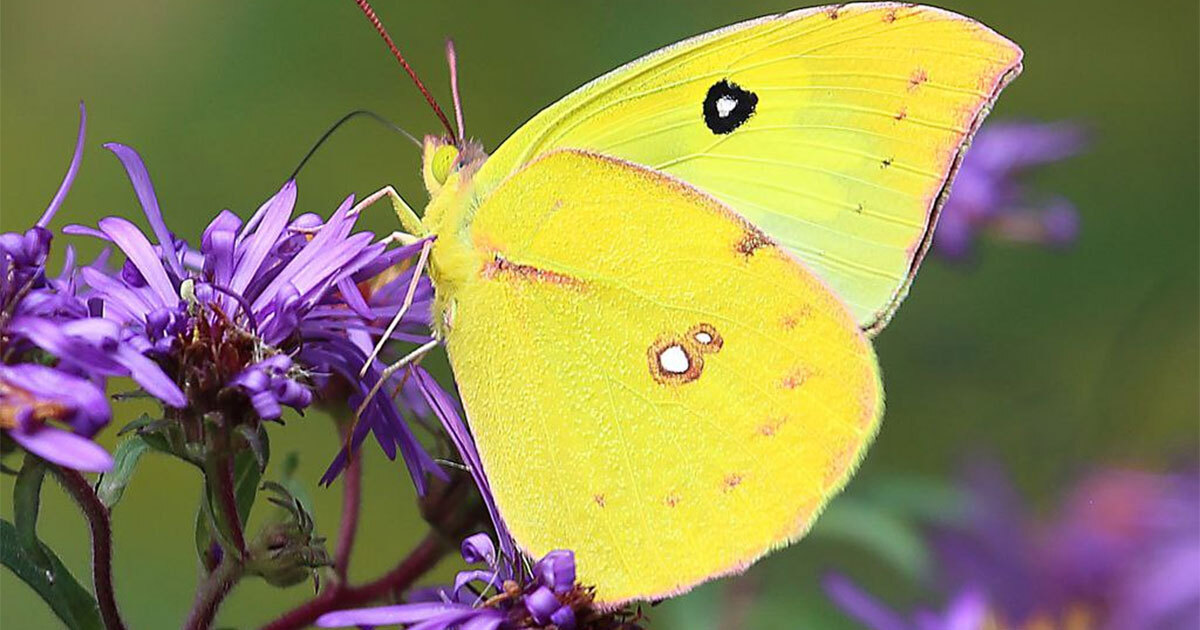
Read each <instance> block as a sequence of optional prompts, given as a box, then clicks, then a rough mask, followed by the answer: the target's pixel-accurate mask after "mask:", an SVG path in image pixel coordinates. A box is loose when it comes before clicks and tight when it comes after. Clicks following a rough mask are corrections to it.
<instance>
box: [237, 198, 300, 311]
mask: <svg viewBox="0 0 1200 630" xmlns="http://www.w3.org/2000/svg"><path fill="white" fill-rule="evenodd" d="M295 205H296V182H294V181H288V182H287V183H286V184H284V185H283V188H281V189H280V190H279V192H277V193H275V195H274V196H272V197H271V198H270V199H268V200H267V201H266V203H264V204H263V205H262V207H261V208H259V210H258V212H256V213H255V218H256V219H257V218H258V217H262V219H261V225H258V223H259V222H257V221H254V220H253V219H252V220H251V222H252V223H254V224H255V225H258V227H257V229H255V230H254V233H253V234H251V235H250V236H249V237H245V234H246V232H247V230H249V229H250V224H247V225H246V228H245V229H244V230H243V231H242V235H243V237H244V238H245V244H244V245H243V246H242V247H240V248H239V249H240V251H241V258H240V259H239V260H238V261H237V270H236V271H235V272H234V275H233V280H232V281H231V282H230V283H229V288H230V289H231V290H233V291H237V292H243V291H245V290H246V287H247V286H249V285H250V281H251V280H253V279H254V276H255V275H257V274H258V272H259V268H260V267H261V266H262V263H263V261H264V260H266V258H267V254H269V253H271V250H272V249H273V248H274V247H275V244H276V243H277V242H278V241H279V238H280V236H282V235H283V231H284V228H286V227H287V221H288V218H290V217H291V216H292V209H293V208H294V207H295Z"/></svg>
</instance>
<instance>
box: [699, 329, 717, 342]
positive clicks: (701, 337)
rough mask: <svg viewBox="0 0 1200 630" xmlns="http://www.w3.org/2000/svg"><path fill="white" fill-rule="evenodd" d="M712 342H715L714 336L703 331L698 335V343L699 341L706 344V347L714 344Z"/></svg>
mask: <svg viewBox="0 0 1200 630" xmlns="http://www.w3.org/2000/svg"><path fill="white" fill-rule="evenodd" d="M712 340H713V337H712V335H710V334H708V333H706V332H704V331H703V330H702V331H700V332H698V333H696V341H698V342H700V343H702V344H706V345H707V344H710V343H712Z"/></svg>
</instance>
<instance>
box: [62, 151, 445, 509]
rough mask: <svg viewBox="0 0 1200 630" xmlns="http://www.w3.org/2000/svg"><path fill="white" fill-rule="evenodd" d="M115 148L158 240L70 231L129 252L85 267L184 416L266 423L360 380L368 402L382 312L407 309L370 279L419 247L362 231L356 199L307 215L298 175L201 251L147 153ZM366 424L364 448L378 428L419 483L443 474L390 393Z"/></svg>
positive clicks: (108, 224)
mask: <svg viewBox="0 0 1200 630" xmlns="http://www.w3.org/2000/svg"><path fill="white" fill-rule="evenodd" d="M105 146H106V147H107V148H108V149H109V150H111V151H112V152H113V153H114V154H116V156H117V157H118V159H120V160H121V162H122V164H123V165H124V167H125V170H126V172H127V173H128V175H129V179H130V181H131V182H132V184H133V188H134V192H135V193H136V195H137V197H138V199H139V201H140V202H141V205H142V208H143V210H144V211H145V214H146V217H147V219H148V220H149V224H150V226H151V231H152V234H153V239H150V238H147V236H146V235H145V234H143V233H142V231H141V230H139V229H138V228H137V227H136V226H135V225H134V224H132V223H130V222H129V221H127V220H125V219H122V218H119V217H108V218H105V219H102V220H100V222H99V224H98V226H97V228H98V229H92V228H86V227H80V226H72V227H69V228H68V229H67V231H69V232H72V233H77V234H87V235H91V236H95V237H98V238H101V239H104V240H106V241H109V242H111V243H112V244H114V245H115V246H116V247H117V248H118V249H119V250H120V251H121V252H122V253H124V254H125V258H126V260H125V262H124V264H123V265H122V266H121V267H120V268H119V269H117V270H115V271H104V270H100V269H94V268H92V269H84V270H83V272H82V278H83V280H84V281H85V282H86V283H87V285H88V286H89V287H90V288H91V292H90V293H89V298H91V299H92V300H95V301H97V302H98V303H99V304H101V305H102V311H103V316H104V318H106V319H107V320H109V321H111V322H113V323H115V324H116V325H117V326H118V327H119V329H120V331H121V341H122V342H123V343H126V344H129V345H130V346H132V347H134V348H136V349H137V351H138V352H139V353H141V354H142V355H144V356H145V357H149V358H151V359H153V361H154V362H155V363H157V364H158V365H160V366H162V367H163V368H164V369H165V371H166V372H167V373H169V374H171V375H172V376H173V378H174V383H175V384H176V385H177V386H178V387H177V389H180V390H182V391H183V392H186V395H187V396H186V407H185V408H183V409H180V410H178V411H176V412H175V417H177V418H178V419H179V420H180V421H181V422H182V423H183V424H184V425H185V426H190V427H193V429H195V428H196V427H201V429H198V430H192V431H191V433H189V435H191V436H194V435H195V433H196V432H197V431H202V427H203V426H204V422H205V420H204V418H206V417H208V415H207V414H213V413H216V414H217V415H218V417H220V418H223V421H224V422H227V423H229V424H231V425H233V426H240V425H248V426H250V427H251V428H257V427H258V425H259V422H260V421H261V420H276V419H278V418H279V417H280V415H281V413H282V407H285V406H287V407H292V408H293V409H296V410H303V409H305V408H307V407H308V406H309V405H310V404H312V403H313V402H314V400H315V398H316V397H317V395H318V394H319V393H320V392H322V391H325V390H326V389H328V388H329V387H331V386H333V385H334V383H335V382H336V384H337V385H338V386H340V387H349V388H350V393H349V395H348V396H346V395H341V396H340V400H341V401H343V402H344V401H345V400H346V399H347V398H349V400H350V402H351V404H352V405H356V404H357V402H359V401H361V400H362V399H363V398H364V396H365V393H366V392H367V391H368V390H369V388H370V387H371V386H372V385H373V384H374V383H375V382H376V381H378V379H379V378H380V375H381V372H382V369H383V366H382V365H381V364H379V363H376V364H374V365H372V366H370V369H368V371H367V373H366V375H365V378H361V379H360V378H359V376H358V373H359V370H360V368H361V367H362V365H363V363H364V362H365V361H366V357H367V355H368V353H369V351H370V335H371V334H372V333H377V332H379V329H378V327H377V326H376V325H375V321H376V320H377V319H381V318H387V319H390V317H391V315H393V314H394V313H395V312H396V311H395V308H392V305H391V303H390V302H387V301H380V300H378V299H374V300H368V299H366V298H364V296H363V293H362V289H361V288H360V287H359V284H360V283H365V282H366V281H367V280H369V279H370V278H371V277H372V276H374V275H376V274H378V273H380V272H381V271H382V270H384V269H386V268H387V267H389V266H391V265H394V264H396V263H398V262H399V261H401V260H403V259H404V258H406V257H408V256H411V255H412V254H413V253H415V251H416V250H417V249H419V246H418V247H417V248H416V249H413V247H408V248H397V249H392V250H388V249H387V245H386V243H383V242H375V239H374V236H373V235H372V234H370V233H368V232H358V233H352V230H353V228H354V223H355V221H356V220H357V217H356V216H355V215H354V214H353V213H352V212H351V206H352V205H353V197H349V198H347V199H346V200H345V201H344V202H343V203H342V204H341V206H340V207H338V209H337V210H336V211H335V212H334V213H333V215H332V216H331V217H330V218H329V220H328V221H322V220H321V219H320V218H319V217H317V216H316V215H311V214H305V215H301V216H299V217H296V218H294V219H293V217H292V214H293V210H294V207H295V203H296V185H295V182H291V181H289V182H287V183H286V184H284V186H283V187H282V188H281V189H280V190H279V192H277V193H276V194H275V195H274V196H272V197H271V198H270V199H268V200H267V201H266V202H265V203H263V204H262V206H260V207H259V208H258V210H257V211H256V212H255V213H254V214H253V216H251V218H250V219H249V220H248V221H246V222H244V223H243V221H242V220H241V219H240V218H238V217H237V215H235V214H233V213H232V212H229V211H227V210H226V211H222V212H221V213H220V214H218V215H217V217H216V218H215V219H213V221H212V222H211V223H210V224H209V225H208V227H207V228H206V229H205V230H204V233H203V235H202V237H201V239H200V243H199V248H198V249H196V248H193V247H192V245H191V244H189V243H188V242H186V241H184V240H182V239H179V238H177V237H176V236H175V235H174V234H173V233H172V232H171V231H170V230H169V229H168V227H167V225H166V223H165V222H164V220H163V214H162V211H161V210H160V207H159V204H158V199H157V196H156V194H155V192H154V188H153V186H152V185H151V182H150V176H149V173H148V172H147V170H146V167H145V165H144V164H143V162H142V160H141V158H140V156H138V154H137V153H136V152H135V151H134V150H133V149H131V148H129V147H127V146H124V145H121V144H116V143H110V144H108V145H105ZM426 284H427V281H426ZM426 288H427V290H428V287H426ZM389 308H390V309H391V310H390V311H389ZM425 311H426V313H427V311H428V309H427V308H426V309H425ZM413 313H414V314H413V316H412V317H411V318H408V319H406V321H405V322H404V325H402V326H401V327H400V328H399V330H398V332H397V334H396V335H394V337H395V338H397V339H400V340H405V341H414V340H419V339H425V340H427V339H428V335H427V333H426V335H425V336H424V337H422V336H420V335H418V334H416V333H414V332H412V331H413V328H414V327H419V326H421V325H427V319H428V315H427V314H426V315H424V317H425V319H424V320H422V319H421V317H422V315H421V311H420V310H419V309H418V310H415V311H414V312H413ZM426 330H427V328H426ZM398 381H399V379H397V383H398ZM387 389H388V388H384V390H385V391H386V390H387ZM148 391H149V390H148ZM150 393H152V394H154V395H156V396H158V397H159V398H162V399H163V401H164V402H165V403H167V404H168V405H170V406H177V405H175V402H177V401H173V400H171V399H169V398H164V397H163V396H161V395H159V393H158V392H154V391H151V392H150ZM180 402H182V401H180ZM359 428H360V429H361V431H359V432H356V435H355V436H354V444H355V446H357V444H358V443H359V442H361V441H362V439H363V438H364V437H365V435H366V433H367V432H368V431H369V432H371V433H373V434H374V436H375V438H376V440H377V441H378V442H379V444H380V446H381V447H382V448H383V450H384V452H385V453H386V454H387V455H388V457H390V458H394V457H395V455H396V453H397V451H399V452H400V453H401V454H402V456H403V458H404V460H405V463H406V464H407V465H408V468H409V472H410V474H411V475H412V478H413V480H414V482H415V484H416V485H417V488H418V490H419V491H423V490H424V484H425V479H426V476H427V475H428V474H442V472H441V470H440V469H439V468H438V467H437V465H436V464H435V463H434V462H433V460H432V458H430V457H429V455H428V454H427V453H425V451H424V450H423V449H422V448H421V445H420V444H419V442H418V441H417V440H416V437H415V436H414V435H413V434H412V431H411V429H410V428H409V427H408V425H407V424H406V423H405V421H404V418H403V416H402V415H401V413H400V411H399V410H398V409H397V408H396V406H395V405H394V404H392V402H391V400H390V399H389V398H388V397H386V396H383V395H380V396H377V397H376V398H375V399H374V400H372V401H371V404H369V405H368V406H367V408H366V410H365V412H364V414H363V416H362V418H361V419H360V422H359ZM343 459H344V457H343ZM335 466H336V462H335ZM330 478H332V476H330Z"/></svg>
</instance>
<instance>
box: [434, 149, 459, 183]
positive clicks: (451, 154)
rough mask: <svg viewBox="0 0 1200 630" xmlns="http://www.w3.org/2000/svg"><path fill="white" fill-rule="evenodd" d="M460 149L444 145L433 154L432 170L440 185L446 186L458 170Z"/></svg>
mask: <svg viewBox="0 0 1200 630" xmlns="http://www.w3.org/2000/svg"><path fill="white" fill-rule="evenodd" d="M458 166H459V164H458V148H457V147H455V146H454V145H451V144H443V145H442V146H440V147H438V148H437V149H435V150H434V152H433V158H432V160H431V164H430V169H432V171H433V178H434V179H435V180H437V183H439V184H445V183H446V178H447V177H449V176H450V173H451V172H453V171H456V170H458Z"/></svg>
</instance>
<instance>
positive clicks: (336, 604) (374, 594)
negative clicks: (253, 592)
mask: <svg viewBox="0 0 1200 630" xmlns="http://www.w3.org/2000/svg"><path fill="white" fill-rule="evenodd" d="M447 550H448V548H447V547H446V545H445V544H444V543H443V542H442V539H441V538H440V537H439V536H438V535H437V534H436V533H433V532H430V533H429V535H427V536H425V539H424V540H422V541H421V544H419V545H417V546H416V547H415V548H414V549H413V550H412V552H410V553H409V554H408V556H407V557H406V558H404V560H402V561H400V564H398V565H396V567H395V568H394V569H392V570H391V571H388V572H387V573H385V574H384V575H382V576H380V577H379V578H377V579H375V580H373V581H371V582H368V583H366V584H363V585H362V586H345V585H344V584H331V585H330V586H329V588H328V589H327V590H325V591H323V592H322V593H321V594H320V595H317V596H316V597H314V598H312V599H310V600H309V601H307V602H305V603H304V604H301V605H300V606H299V607H297V608H294V609H292V610H291V611H289V612H288V613H286V614H284V615H283V616H282V617H280V618H278V619H276V620H275V621H272V622H271V623H268V624H267V625H265V626H263V627H262V630H294V629H297V628H306V627H308V626H310V625H312V623H313V622H314V621H316V620H317V617H320V616H321V615H323V614H325V613H327V612H331V611H334V610H343V609H346V608H354V607H355V606H362V605H363V604H367V603H369V602H371V601H373V600H376V599H379V598H381V597H383V596H385V595H387V594H388V593H391V592H394V591H403V590H405V589H407V588H409V587H410V586H412V585H413V583H414V582H416V581H417V579H418V578H420V577H421V576H422V575H425V573H427V572H428V571H429V570H430V569H432V568H433V567H434V566H435V565H437V563H438V560H441V558H442V556H443V555H445V553H446V551H447Z"/></svg>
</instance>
